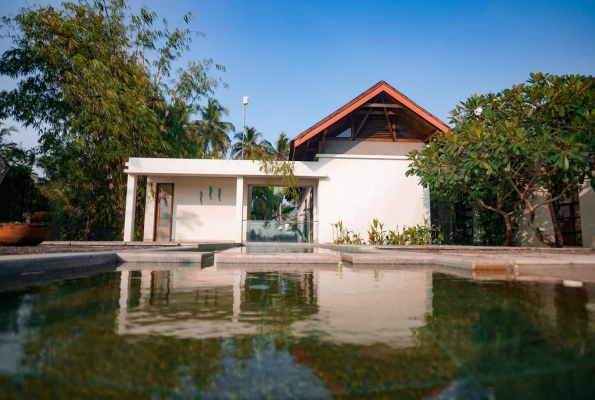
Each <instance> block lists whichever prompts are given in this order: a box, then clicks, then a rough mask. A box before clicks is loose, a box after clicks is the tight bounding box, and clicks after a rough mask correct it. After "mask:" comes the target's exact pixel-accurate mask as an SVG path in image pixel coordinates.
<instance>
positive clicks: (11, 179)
mask: <svg viewBox="0 0 595 400" xmlns="http://www.w3.org/2000/svg"><path fill="white" fill-rule="evenodd" d="M49 208H50V205H49V204H48V199H46V198H45V197H44V196H43V194H42V193H41V191H40V189H39V187H38V185H37V183H36V181H35V179H34V175H33V172H32V171H31V168H30V167H28V166H27V165H23V164H18V165H14V166H13V167H12V168H11V169H10V170H9V171H8V174H7V175H6V178H5V179H4V181H2V184H1V185H0V221H7V222H16V221H24V220H25V219H26V218H27V216H31V215H33V213H36V212H38V211H47V210H49Z"/></svg>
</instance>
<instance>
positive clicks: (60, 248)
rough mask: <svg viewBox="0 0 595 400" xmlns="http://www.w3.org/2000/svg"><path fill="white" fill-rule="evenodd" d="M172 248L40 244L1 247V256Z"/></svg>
mask: <svg viewBox="0 0 595 400" xmlns="http://www.w3.org/2000/svg"><path fill="white" fill-rule="evenodd" d="M163 247H171V246H142V245H138V246H117V245H115V246H79V245H70V244H40V245H39V246H10V247H0V255H18V254H47V253H83V252H88V251H110V250H149V249H157V248H163Z"/></svg>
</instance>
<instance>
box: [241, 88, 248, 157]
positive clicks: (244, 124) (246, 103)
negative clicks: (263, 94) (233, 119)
mask: <svg viewBox="0 0 595 400" xmlns="http://www.w3.org/2000/svg"><path fill="white" fill-rule="evenodd" d="M247 105H248V96H244V122H243V123H242V160H243V159H244V139H245V137H246V106H247Z"/></svg>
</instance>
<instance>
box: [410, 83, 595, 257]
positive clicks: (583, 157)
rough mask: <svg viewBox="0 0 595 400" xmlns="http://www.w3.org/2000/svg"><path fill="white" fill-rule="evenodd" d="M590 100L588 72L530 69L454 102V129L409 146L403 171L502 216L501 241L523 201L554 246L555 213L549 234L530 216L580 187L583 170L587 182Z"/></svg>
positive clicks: (592, 156)
mask: <svg viewBox="0 0 595 400" xmlns="http://www.w3.org/2000/svg"><path fill="white" fill-rule="evenodd" d="M594 108H595V79H594V78H593V77H590V76H578V75H566V76H554V75H548V74H541V73H537V74H531V79H530V80H529V81H528V82H527V83H526V84H520V85H515V86H513V87H512V88H510V89H505V90H503V91H501V92H499V93H489V94H487V95H481V96H478V95H473V96H471V97H470V98H469V99H467V100H466V101H464V102H462V103H461V104H460V105H458V106H457V107H456V109H455V110H453V111H452V112H451V115H452V119H451V123H454V124H455V127H454V129H453V130H452V131H449V132H445V133H441V134H439V135H437V136H436V137H435V139H434V140H433V141H432V142H431V143H430V144H429V145H428V146H427V147H426V148H425V149H423V150H421V151H413V152H412V153H411V154H410V160H411V165H410V168H409V170H408V171H407V175H416V176H419V177H420V178H421V184H422V185H428V186H429V187H430V188H431V189H433V190H435V191H438V192H441V193H442V194H444V195H446V196H449V197H451V198H455V197H460V196H463V197H464V198H466V199H467V200H469V201H472V202H477V203H478V204H479V205H480V206H482V207H484V208H485V209H487V210H490V211H492V212H495V213H497V214H499V215H500V216H502V218H503V219H504V221H505V225H506V240H505V242H504V245H512V243H513V231H512V223H511V220H512V219H513V218H514V217H518V216H519V215H520V213H521V211H522V210H524V209H526V210H527V211H528V213H529V226H530V227H531V228H532V229H533V231H534V232H535V234H536V236H537V238H538V239H539V240H540V241H541V242H543V243H545V244H548V245H550V246H553V245H558V246H560V245H562V239H561V234H560V229H559V226H558V224H557V222H556V220H555V215H552V217H553V219H554V225H555V226H557V229H556V238H555V239H552V238H547V237H545V235H544V234H543V232H542V230H541V229H540V228H539V227H538V226H537V225H536V224H535V215H536V214H535V212H536V210H537V209H538V208H540V207H543V206H550V205H552V203H553V202H554V201H557V200H560V199H563V198H565V197H567V196H569V195H571V194H573V193H576V192H578V191H579V190H580V188H581V187H582V185H583V183H584V181H585V179H586V178H588V177H590V178H591V182H592V184H593V179H592V178H593V170H594V160H595V131H594V130H595V109H594ZM550 209H552V210H553V207H550ZM552 214H553V213H552Z"/></svg>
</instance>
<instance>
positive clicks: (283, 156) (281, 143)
mask: <svg viewBox="0 0 595 400" xmlns="http://www.w3.org/2000/svg"><path fill="white" fill-rule="evenodd" d="M290 144H291V141H290V140H289V138H288V137H287V135H286V134H285V132H281V133H280V134H279V137H278V138H277V141H276V142H275V153H276V154H275V155H276V156H277V159H278V160H280V161H285V160H289V148H290Z"/></svg>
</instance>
